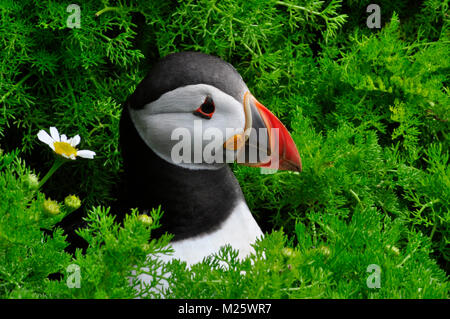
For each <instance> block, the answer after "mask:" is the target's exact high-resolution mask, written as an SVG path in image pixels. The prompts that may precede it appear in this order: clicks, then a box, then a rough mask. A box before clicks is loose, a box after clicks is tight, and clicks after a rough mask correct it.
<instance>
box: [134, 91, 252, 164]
mask: <svg viewBox="0 0 450 319" xmlns="http://www.w3.org/2000/svg"><path fill="white" fill-rule="evenodd" d="M208 97H209V98H211V99H212V101H213V102H214V112H213V113H212V116H211V117H210V118H204V117H202V116H199V115H198V114H197V115H196V114H195V111H196V110H197V109H198V108H199V107H200V106H201V105H202V104H203V103H204V102H205V100H206V99H207V98H208ZM129 111H130V116H131V119H132V121H133V123H134V125H135V127H136V129H137V131H138V133H139V135H140V136H141V138H142V139H143V140H144V141H145V143H146V144H147V145H148V146H149V147H150V148H151V149H152V150H153V151H154V152H155V153H156V154H157V155H158V156H160V157H161V158H163V159H164V160H166V161H168V162H170V163H174V164H176V165H179V166H183V167H187V168H191V169H214V168H218V167H220V166H222V165H225V164H224V161H226V162H232V161H234V159H235V157H236V154H235V153H236V152H235V151H233V150H227V149H224V148H223V145H224V143H225V141H227V140H228V139H229V138H231V137H232V136H233V135H235V134H238V133H242V132H243V131H244V127H245V113H244V107H243V104H242V102H238V101H237V100H236V99H235V98H233V97H232V96H230V95H228V94H226V93H224V92H223V91H221V90H219V89H217V88H215V87H213V86H211V85H206V84H196V85H188V86H184V87H180V88H177V89H175V90H173V91H170V92H167V93H165V94H163V95H161V97H160V98H159V99H158V100H156V101H153V102H152V103H149V104H147V105H145V106H144V107H143V108H142V109H140V110H134V109H131V108H129ZM186 137H188V138H189V139H188V140H187V139H186ZM186 146H187V147H186ZM180 147H184V148H183V151H180ZM211 149H214V150H216V151H213V152H211ZM186 150H189V154H187V153H186ZM217 151H220V152H223V156H221V154H220V152H217ZM179 154H182V158H183V160H182V161H181V162H180V159H179V157H180V156H178V157H177V156H175V159H174V155H179ZM225 158H226V160H225ZM218 159H219V160H218Z"/></svg>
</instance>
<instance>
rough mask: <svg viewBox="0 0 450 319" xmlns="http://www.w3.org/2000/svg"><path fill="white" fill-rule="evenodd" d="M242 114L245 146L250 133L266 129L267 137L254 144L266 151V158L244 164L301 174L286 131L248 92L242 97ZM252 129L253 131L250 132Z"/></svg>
mask: <svg viewBox="0 0 450 319" xmlns="http://www.w3.org/2000/svg"><path fill="white" fill-rule="evenodd" d="M244 112H245V117H246V124H245V130H244V138H245V141H246V146H248V145H249V137H250V141H251V140H252V138H251V134H252V133H251V132H252V131H253V132H255V131H256V130H258V129H259V130H261V129H266V130H267V135H268V136H267V139H264V138H259V139H258V140H257V143H256V144H257V145H256V147H257V148H258V149H261V150H263V151H266V153H267V155H268V156H266V157H265V158H264V157H260V158H258V161H257V162H256V163H255V162H249V161H246V162H245V164H246V165H249V166H255V167H266V168H271V169H279V170H289V171H295V172H301V171H302V161H301V158H300V155H299V153H298V150H297V147H296V145H295V143H294V140H293V139H292V137H291V135H290V134H289V132H288V130H287V129H286V127H285V126H284V125H283V123H281V121H280V120H279V119H278V118H277V117H276V116H275V115H273V113H272V112H270V111H269V109H267V108H266V107H265V106H264V105H262V104H261V103H260V102H259V101H258V100H256V98H255V97H254V96H253V95H251V93H250V92H248V91H247V92H246V93H245V95H244ZM248 117H250V121H249V122H248V121H247V118H248ZM252 128H253V129H254V130H251V129H252ZM253 140H254V139H253ZM246 149H247V150H248V149H249V147H246Z"/></svg>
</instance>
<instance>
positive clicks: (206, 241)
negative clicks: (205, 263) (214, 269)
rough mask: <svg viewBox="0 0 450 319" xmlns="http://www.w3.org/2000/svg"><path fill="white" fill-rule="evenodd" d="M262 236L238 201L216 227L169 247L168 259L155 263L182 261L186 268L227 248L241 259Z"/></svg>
mask: <svg viewBox="0 0 450 319" xmlns="http://www.w3.org/2000/svg"><path fill="white" fill-rule="evenodd" d="M262 236H263V233H262V231H261V229H260V228H259V226H258V224H257V223H256V221H255V219H254V218H253V216H252V214H251V212H250V210H249V209H248V207H247V204H246V203H245V202H244V201H242V202H240V203H238V205H236V207H235V208H234V209H233V212H232V213H231V214H230V215H229V216H228V218H227V219H226V220H225V221H224V222H223V223H222V224H221V225H220V227H219V228H218V229H217V230H215V231H213V232H211V233H208V234H204V235H200V236H196V237H193V238H188V239H184V240H180V241H176V242H173V243H172V244H171V246H172V247H173V249H174V250H175V252H174V254H173V255H171V256H168V255H162V256H159V259H160V260H162V261H164V262H169V261H171V260H172V259H180V260H181V261H185V262H186V263H187V266H188V267H189V266H191V265H193V264H196V263H199V262H201V261H202V260H203V258H205V257H207V256H209V255H211V254H214V253H217V252H219V250H220V248H221V247H223V246H225V245H227V244H229V245H231V247H233V249H237V250H239V255H238V257H239V258H240V259H243V258H245V257H246V256H248V255H249V254H251V253H253V252H254V249H253V247H252V246H251V245H252V244H254V243H255V241H256V240H257V239H259V238H261V237H262ZM139 279H140V280H141V281H142V282H146V283H150V282H151V281H152V277H151V276H149V275H145V274H143V275H140V276H139Z"/></svg>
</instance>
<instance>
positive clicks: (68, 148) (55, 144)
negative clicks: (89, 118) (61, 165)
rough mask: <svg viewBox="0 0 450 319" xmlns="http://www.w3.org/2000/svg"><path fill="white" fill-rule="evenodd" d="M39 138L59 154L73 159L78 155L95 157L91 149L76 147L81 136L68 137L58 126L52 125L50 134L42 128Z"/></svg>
mask: <svg viewBox="0 0 450 319" xmlns="http://www.w3.org/2000/svg"><path fill="white" fill-rule="evenodd" d="M37 137H38V139H39V140H40V141H41V142H44V143H45V144H47V145H48V146H50V148H51V149H52V150H53V152H55V153H56V154H58V155H61V156H63V157H65V158H70V159H72V160H74V159H76V157H77V156H79V157H83V158H89V159H93V158H94V156H95V152H93V151H89V150H78V149H76V148H75V147H76V146H77V145H78V144H79V143H80V140H81V138H80V136H79V135H75V136H74V137H72V138H69V139H68V138H67V136H66V135H64V134H61V136H60V135H59V133H58V130H57V129H56V127H53V126H52V127H50V135H48V133H47V132H46V131H44V130H40V131H39V133H38V134H37Z"/></svg>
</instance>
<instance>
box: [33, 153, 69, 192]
mask: <svg viewBox="0 0 450 319" xmlns="http://www.w3.org/2000/svg"><path fill="white" fill-rule="evenodd" d="M63 163H64V160H63V159H61V158H59V157H56V158H55V161H54V162H53V165H52V167H50V169H49V171H48V172H47V174H45V176H44V177H43V178H42V180H41V181H40V182H39V185H38V189H39V188H41V187H42V185H44V184H45V182H46V181H47V180H48V179H49V178H50V177H51V176H52V175H53V174H54V173H55V172H56V170H57V169H58V168H59V167H60V166H61V165H62V164H63Z"/></svg>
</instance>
